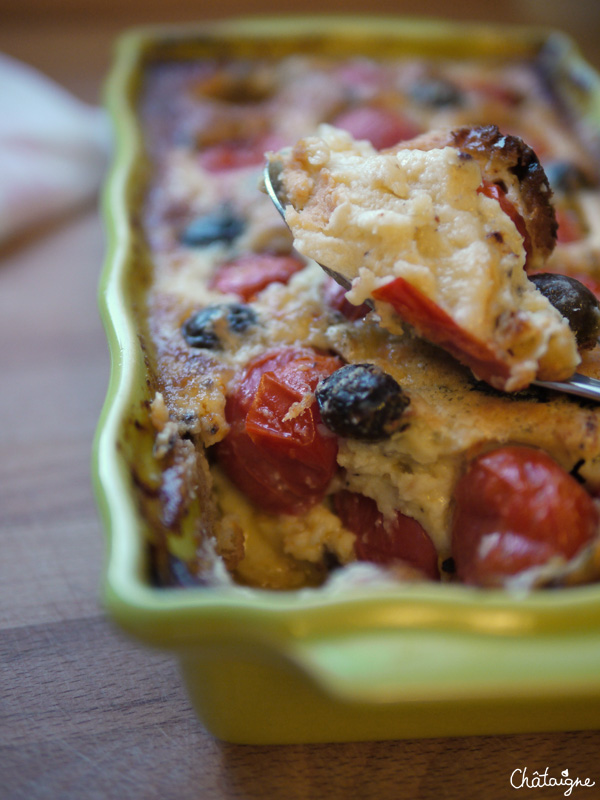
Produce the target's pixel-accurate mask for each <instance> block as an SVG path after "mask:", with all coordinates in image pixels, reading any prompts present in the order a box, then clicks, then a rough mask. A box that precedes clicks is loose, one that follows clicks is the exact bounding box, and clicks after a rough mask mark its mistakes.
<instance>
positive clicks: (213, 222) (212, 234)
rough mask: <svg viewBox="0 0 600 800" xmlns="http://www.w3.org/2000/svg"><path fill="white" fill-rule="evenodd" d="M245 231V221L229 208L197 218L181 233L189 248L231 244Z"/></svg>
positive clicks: (183, 241)
mask: <svg viewBox="0 0 600 800" xmlns="http://www.w3.org/2000/svg"><path fill="white" fill-rule="evenodd" d="M243 230H244V221H243V220H242V219H240V218H239V217H238V216H236V215H235V214H234V213H233V212H232V211H231V209H230V208H229V207H228V206H224V207H223V208H221V209H219V210H218V211H215V212H214V213H212V214H205V215H204V216H203V217H197V218H196V219H194V220H192V222H190V223H189V225H188V226H187V227H186V228H184V230H183V231H182V232H181V235H180V240H181V242H182V244H185V245H187V246H188V247H206V246H207V245H209V244H214V243H215V242H223V243H225V244H229V243H231V242H232V241H233V240H234V239H236V238H237V237H238V236H239V235H240V234H241V233H242V231H243Z"/></svg>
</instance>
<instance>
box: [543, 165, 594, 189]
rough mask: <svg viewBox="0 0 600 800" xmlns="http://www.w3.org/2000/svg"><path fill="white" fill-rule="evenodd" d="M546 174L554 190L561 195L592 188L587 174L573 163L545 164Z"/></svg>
mask: <svg viewBox="0 0 600 800" xmlns="http://www.w3.org/2000/svg"><path fill="white" fill-rule="evenodd" d="M544 172H545V173H546V177H547V178H548V182H549V183H550V186H551V187H552V190H553V191H555V192H557V193H560V194H571V193H573V192H576V191H578V190H579V189H586V188H589V187H590V186H591V181H590V179H589V178H588V176H587V175H586V174H585V172H584V171H583V170H582V169H581V167H579V166H577V164H573V163H572V162H571V161H551V162H550V163H548V164H544Z"/></svg>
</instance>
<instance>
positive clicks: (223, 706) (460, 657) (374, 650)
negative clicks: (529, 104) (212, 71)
mask: <svg viewBox="0 0 600 800" xmlns="http://www.w3.org/2000/svg"><path fill="white" fill-rule="evenodd" d="M265 47H268V48H269V50H270V52H271V53H273V54H275V55H279V54H289V53H293V52H295V51H301V50H303V49H307V48H308V49H310V50H312V51H317V52H320V51H323V52H327V53H329V54H333V55H336V54H348V53H353V52H355V51H357V50H360V51H361V52H367V53H372V54H375V53H378V54H382V53H385V54H388V55H391V54H401V53H413V54H414V53H436V54H439V53H444V54H446V55H458V56H460V55H463V54H470V55H478V56H488V55H506V54H527V53H535V52H538V51H539V49H540V48H542V47H545V48H546V49H547V50H548V51H549V52H551V54H552V59H553V60H554V62H555V72H556V75H557V76H558V78H559V80H562V81H563V82H564V84H565V86H566V87H567V88H568V87H569V86H572V85H573V84H575V83H576V84H577V86H579V87H582V86H584V85H585V87H586V90H585V92H584V93H583V94H582V93H581V91H580V92H579V95H578V102H580V104H581V108H580V112H581V116H582V117H583V118H586V119H587V122H588V123H589V122H590V121H591V122H592V123H594V124H595V125H596V128H598V127H600V88H599V84H598V80H597V77H596V76H595V74H594V73H593V71H592V70H591V69H590V68H589V67H588V66H587V65H586V64H585V63H584V62H583V61H582V60H581V58H580V57H579V56H578V54H577V51H576V49H575V48H574V47H573V46H572V44H571V43H570V42H569V41H568V40H566V39H565V38H563V37H562V36H560V35H557V34H555V33H540V32H539V31H533V32H532V31H530V30H524V29H510V30H506V29H503V28H490V27H485V26H479V25H478V26H468V25H467V26H455V25H449V24H447V23H438V22H423V21H413V20H403V19H389V18H386V19H377V18H338V17H336V18H327V17H326V18H320V19H304V18H300V19H298V18H294V19H287V18H278V19H277V20H270V19H260V18H255V19H247V20H235V21H225V22H218V23H214V24H210V25H203V26H198V27H193V26H188V27H186V28H185V29H162V28H161V29H158V30H157V29H148V30H146V29H144V30H137V31H133V32H131V33H129V34H127V35H125V36H124V37H123V38H122V39H121V41H120V42H119V47H118V53H117V58H116V61H115V65H114V68H113V70H112V72H111V75H110V77H109V80H108V83H107V103H108V107H109V109H110V112H111V114H112V118H113V122H114V126H115V130H116V144H117V147H116V155H115V159H114V164H113V167H112V170H111V173H110V176H109V179H108V181H107V184H106V187H105V192H104V199H103V208H104V216H105V221H106V231H107V238H108V252H107V258H106V264H105V268H104V271H103V275H102V279H101V286H100V307H101V313H102V318H103V321H104V325H105V328H106V333H107V337H108V342H109V346H110V352H111V356H112V372H111V379H110V385H109V388H108V393H107V398H106V402H105V405H104V409H103V412H102V416H101V419H100V422H99V425H98V430H97V435H96V440H95V447H94V454H93V470H94V480H95V488H96V494H97V498H98V504H99V508H100V512H101V516H102V519H103V522H104V526H105V529H106V542H107V553H106V569H105V581H104V600H105V603H106V607H107V609H108V612H109V614H110V616H111V617H112V619H113V620H114V621H115V622H116V623H118V625H120V626H121V627H122V628H124V629H125V630H126V631H127V632H128V633H130V634H131V635H132V636H134V637H135V638H137V639H138V640H141V641H142V642H144V643H146V644H148V645H150V646H153V647H156V648H161V649H166V650H169V651H172V653H173V655H174V657H176V658H177V659H178V661H179V664H180V666H181V671H182V674H183V678H184V681H185V683H186V685H187V689H188V692H189V695H190V698H191V702H192V704H193V706H194V708H195V709H196V711H197V713H198V716H199V718H200V720H201V721H202V723H203V724H204V725H205V726H206V727H207V728H208V730H209V731H211V732H212V733H213V734H214V735H215V736H217V737H219V738H222V739H225V740H229V741H234V742H242V743H291V742H318V741H345V740H368V739H389V738H401V737H422V736H448V735H465V734H489V733H508V732H522V731H534V730H536V731H547V730H568V729H584V728H587V729H589V728H595V727H597V726H598V725H599V724H600V586H599V585H589V586H584V587H580V588H571V589H563V590H560V591H538V592H533V593H531V594H529V595H527V596H513V595H508V594H506V593H503V592H500V591H496V590H478V589H473V588H468V587H464V586H458V585H449V584H439V585H438V584H428V585H421V584H413V585H408V586H397V585H396V586H391V585H386V586H379V587H374V586H364V587H362V588H354V589H353V590H352V591H351V592H349V591H344V592H336V591H334V590H329V589H304V590H300V591H292V592H285V593H284V592H267V591H262V590H256V589H250V588H245V587H242V586H229V587H221V588H207V587H205V588H184V589H182V588H164V587H157V586H155V585H154V584H153V582H152V580H151V577H150V573H151V565H150V559H149V551H148V546H147V535H146V534H147V520H146V519H145V518H144V514H143V512H142V511H141V510H140V506H139V504H138V502H137V499H136V492H135V475H136V469H135V468H134V467H135V465H139V464H140V463H146V464H149V463H150V453H151V448H152V441H151V439H150V438H149V435H148V431H147V426H145V424H144V422H145V420H144V414H146V413H147V405H148V399H149V396H150V391H151V389H150V386H151V378H150V376H148V374H147V366H146V360H145V357H144V352H143V350H142V347H141V346H140V340H139V336H138V333H139V331H138V320H137V318H136V314H135V313H134V309H135V307H136V297H138V296H139V293H140V292H143V291H144V287H145V281H146V277H145V270H144V265H145V259H147V258H148V256H147V255H146V253H145V250H144V245H143V241H142V239H141V233H140V230H139V226H138V225H137V223H136V209H137V208H139V204H140V202H141V198H142V197H143V192H144V187H145V181H146V174H147V173H146V164H145V161H144V157H143V154H142V147H141V134H140V129H139V125H138V120H137V116H136V98H137V92H138V89H139V85H140V75H141V71H142V69H143V67H144V64H145V62H146V60H147V59H148V57H150V56H155V55H156V53H157V52H160V53H161V54H163V55H166V56H168V57H173V58H178V57H182V56H183V55H185V56H189V55H190V54H192V55H193V54H196V53H198V52H202V53H207V52H208V53H210V52H216V51H218V52H223V51H226V52H234V53H235V52H243V53H246V54H247V53H249V52H250V53H252V52H256V51H257V49H260V48H265ZM148 468H149V469H151V466H149V467H148Z"/></svg>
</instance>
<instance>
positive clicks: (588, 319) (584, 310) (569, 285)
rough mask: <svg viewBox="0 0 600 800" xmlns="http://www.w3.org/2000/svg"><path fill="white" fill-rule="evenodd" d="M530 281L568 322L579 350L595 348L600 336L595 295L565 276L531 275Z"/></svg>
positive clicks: (599, 318)
mask: <svg viewBox="0 0 600 800" xmlns="http://www.w3.org/2000/svg"><path fill="white" fill-rule="evenodd" d="M530 280H531V281H532V282H533V283H534V284H535V285H536V287H537V288H538V289H539V291H540V292H541V293H542V294H543V295H544V297H547V298H548V300H549V301H550V302H551V303H552V305H553V306H554V307H555V308H556V309H558V311H560V313H561V314H562V315H563V317H565V318H566V319H567V321H568V323H569V325H570V326H571V330H572V331H573V333H574V334H575V338H576V339H577V345H578V347H579V348H580V349H582V350H590V349H591V348H592V347H595V346H596V343H597V340H598V335H600V304H599V303H598V300H597V299H596V296H595V295H594V293H593V292H592V291H590V290H589V289H588V288H587V286H584V285H583V283H581V281H578V280H576V279H575V278H571V277H570V276H568V275H555V274H553V273H551V272H542V273H540V274H539V275H531V276H530Z"/></svg>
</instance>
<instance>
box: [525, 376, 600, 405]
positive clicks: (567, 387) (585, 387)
mask: <svg viewBox="0 0 600 800" xmlns="http://www.w3.org/2000/svg"><path fill="white" fill-rule="evenodd" d="M533 385H534V386H541V387H543V388H544V389H555V390H556V391H557V392H565V393H566V394H576V395H578V396H579V397H586V398H587V399H588V400H596V401H597V402H600V381H599V380H596V378H588V377H587V375H580V374H579V373H578V372H576V373H575V374H574V375H572V376H571V377H570V378H569V380H567V381H533Z"/></svg>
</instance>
